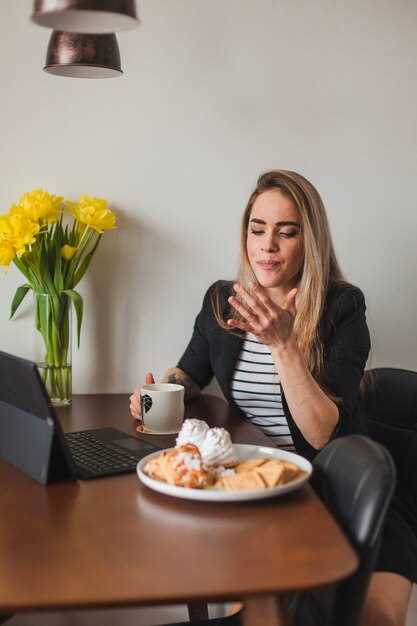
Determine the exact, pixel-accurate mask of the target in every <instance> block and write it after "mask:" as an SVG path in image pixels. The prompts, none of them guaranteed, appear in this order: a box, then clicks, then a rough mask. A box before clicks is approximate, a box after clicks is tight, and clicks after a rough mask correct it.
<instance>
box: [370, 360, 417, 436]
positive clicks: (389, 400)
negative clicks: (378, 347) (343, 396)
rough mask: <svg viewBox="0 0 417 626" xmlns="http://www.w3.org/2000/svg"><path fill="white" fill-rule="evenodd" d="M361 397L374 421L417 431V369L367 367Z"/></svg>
mask: <svg viewBox="0 0 417 626" xmlns="http://www.w3.org/2000/svg"><path fill="white" fill-rule="evenodd" d="M362 400H363V407H364V410H365V413H366V416H367V417H368V419H369V420H371V423H372V424H374V423H378V424H383V425H386V426H394V427H395V428H401V429H406V430H413V431H414V432H417V372H413V371H411V370H404V369H396V368H393V367H379V368H375V369H371V370H367V371H366V372H365V376H364V380H363V386H362Z"/></svg>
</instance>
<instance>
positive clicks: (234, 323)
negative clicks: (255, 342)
mask: <svg viewBox="0 0 417 626" xmlns="http://www.w3.org/2000/svg"><path fill="white" fill-rule="evenodd" d="M233 288H234V290H235V291H236V293H237V294H238V295H239V296H240V298H241V300H243V302H242V301H241V300H238V299H237V298H236V297H234V296H231V297H230V298H229V303H230V304H231V305H232V306H233V307H234V308H235V309H236V310H237V311H239V313H240V314H241V315H242V317H243V319H244V320H245V321H239V320H235V319H229V320H228V321H227V323H228V325H229V326H230V327H231V328H239V329H240V330H243V331H244V332H250V333H252V334H253V335H255V336H256V337H258V339H259V340H260V341H262V343H264V344H265V345H267V346H270V347H271V348H272V347H281V346H282V345H284V344H285V343H287V342H288V341H289V340H290V339H291V338H292V335H293V329H294V320H295V316H296V313H297V309H296V306H295V297H296V295H297V289H291V291H290V292H289V293H288V294H287V296H286V298H285V300H284V302H282V303H281V305H278V304H275V303H274V302H272V300H271V299H270V298H269V296H268V295H267V293H266V291H265V289H264V288H263V287H261V285H258V284H256V283H255V284H252V285H251V288H252V291H251V293H249V292H248V291H247V290H246V289H245V288H244V287H243V286H242V285H241V284H240V283H236V284H235V285H233Z"/></svg>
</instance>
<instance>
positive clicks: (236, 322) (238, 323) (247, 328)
mask: <svg viewBox="0 0 417 626" xmlns="http://www.w3.org/2000/svg"><path fill="white" fill-rule="evenodd" d="M227 324H228V325H229V326H230V328H239V330H243V332H245V333H247V332H249V333H253V332H254V328H253V326H251V324H245V323H244V322H241V321H239V320H234V319H230V320H227Z"/></svg>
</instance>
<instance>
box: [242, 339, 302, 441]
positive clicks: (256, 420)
mask: <svg viewBox="0 0 417 626" xmlns="http://www.w3.org/2000/svg"><path fill="white" fill-rule="evenodd" d="M230 391H231V395H232V398H233V400H234V401H235V402H236V404H237V406H238V407H239V408H240V410H241V411H242V412H243V413H244V415H246V417H247V419H248V421H250V422H251V423H252V424H253V425H254V426H257V427H258V428H259V429H260V430H261V431H262V432H263V433H265V435H267V436H268V437H270V438H271V439H272V440H273V442H274V443H275V444H276V446H277V447H278V448H283V449H285V450H295V448H294V442H293V439H292V436H291V432H290V429H289V427H288V422H287V418H286V417H285V413H284V409H283V407H282V397H281V383H280V379H279V374H278V372H277V370H276V367H275V363H274V361H273V360H272V355H271V351H270V350H269V348H268V346H266V345H265V344H263V343H261V342H260V341H259V340H258V339H257V338H256V337H255V336H254V335H252V334H251V333H246V337H245V340H244V342H243V345H242V349H241V351H240V354H239V358H238V360H237V362H236V366H235V370H234V372H233V377H232V380H231V383H230Z"/></svg>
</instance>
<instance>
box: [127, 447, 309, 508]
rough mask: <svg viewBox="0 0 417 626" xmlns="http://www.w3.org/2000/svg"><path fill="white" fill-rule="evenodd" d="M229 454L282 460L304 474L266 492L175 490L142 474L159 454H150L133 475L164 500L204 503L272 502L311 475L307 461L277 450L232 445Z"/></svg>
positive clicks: (241, 458) (243, 457)
mask: <svg viewBox="0 0 417 626" xmlns="http://www.w3.org/2000/svg"><path fill="white" fill-rule="evenodd" d="M233 450H234V453H235V455H236V456H237V458H238V459H239V460H243V459H250V458H252V459H253V458H257V457H265V458H267V459H282V460H286V461H291V462H292V463H295V464H296V465H298V467H299V468H300V469H302V470H303V471H304V472H306V473H305V474H303V476H300V478H297V479H296V480H293V481H291V482H289V483H287V484H285V485H279V486H278V487H270V488H269V489H256V490H254V489H251V490H250V491H249V490H248V491H223V490H220V489H219V490H217V489H189V488H186V487H177V486H176V485H169V484H168V483H164V482H162V481H161V480H155V479H154V478H150V477H149V476H147V475H146V474H145V472H144V471H143V469H144V467H145V465H146V463H147V462H148V461H150V460H151V459H153V458H154V457H157V456H159V455H160V454H161V452H152V453H151V454H148V455H147V456H145V457H144V458H143V459H141V461H139V463H138V465H137V468H136V470H137V473H138V476H139V480H141V481H142V482H143V484H144V485H146V486H147V487H149V488H150V489H153V490H154V491H159V492H160V493H165V494H166V495H168V496H174V497H176V498H185V499H186V500H204V501H206V502H241V501H244V500H263V499H264V498H272V497H274V496H281V495H283V494H284V493H288V492H289V491H294V489H298V488H299V487H301V485H303V484H304V483H305V482H307V481H308V479H309V478H310V476H311V472H312V471H313V468H312V465H311V463H310V462H309V461H307V459H305V458H304V457H302V456H299V455H298V454H295V453H294V452H287V451H285V450H279V449H278V448H267V447H264V446H251V445H246V444H234V445H233Z"/></svg>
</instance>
